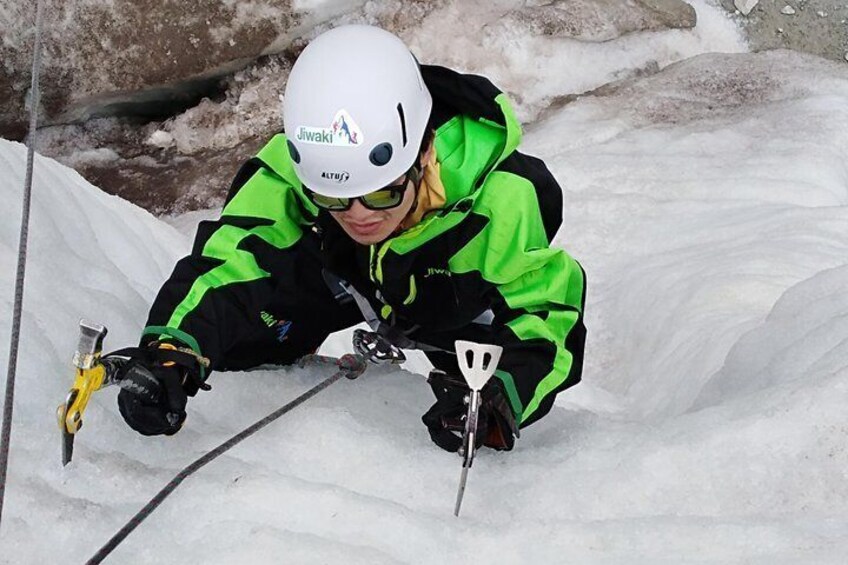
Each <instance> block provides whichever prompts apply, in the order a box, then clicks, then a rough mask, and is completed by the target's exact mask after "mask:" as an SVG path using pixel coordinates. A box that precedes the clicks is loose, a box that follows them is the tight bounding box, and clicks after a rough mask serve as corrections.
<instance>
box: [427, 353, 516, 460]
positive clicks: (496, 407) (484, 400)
mask: <svg viewBox="0 0 848 565" xmlns="http://www.w3.org/2000/svg"><path fill="white" fill-rule="evenodd" d="M427 382H428V383H430V387H431V388H432V389H433V394H435V395H436V403H435V404H433V406H432V407H431V408H430V409H429V410H428V411H427V413H426V414H424V416H422V417H421V421H422V422H424V425H425V426H427V430H428V431H429V432H430V439H432V440H433V443H435V444H436V445H438V446H439V447H441V448H442V449H444V450H446V451H451V452H456V451H458V450H459V448H460V447H462V434H463V432H464V431H465V419H466V417H467V415H468V405H467V404H466V403H465V398H466V397H467V396H468V395H469V394H471V390H470V389H469V388H468V385H467V384H466V383H465V380H464V379H461V378H458V377H454V376H451V375H448V374H446V373H444V372H442V371H438V370H436V371H433V372H431V373H430V377H429V378H428V379H427ZM480 392H481V403H480V414H479V417H478V420H477V433H476V435H475V437H476V444H477V445H476V447H480V446H481V445H484V446H486V447H491V448H492V449H497V450H499V451H509V450H510V449H512V447H513V445H514V444H515V438H516V437H519V432H518V425H517V424H516V422H515V416H514V414H513V413H512V408H510V406H509V401H508V400H507V399H506V396H505V395H504V392H503V389H502V385H501V383H500V380H499V379H492V380H490V381H489V382H488V383H487V384H486V386H484V387H483V390H482V391H480Z"/></svg>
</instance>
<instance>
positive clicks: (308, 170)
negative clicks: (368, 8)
mask: <svg viewBox="0 0 848 565" xmlns="http://www.w3.org/2000/svg"><path fill="white" fill-rule="evenodd" d="M284 104H285V109H284V112H283V121H284V123H285V129H286V135H287V136H288V141H289V144H288V145H289V152H290V153H291V157H292V161H293V162H294V169H295V172H296V173H297V176H298V178H299V179H300V180H301V181H302V182H303V184H304V185H306V186H307V187H308V188H309V189H310V190H313V191H314V192H317V193H319V194H322V195H325V196H339V197H351V198H352V197H356V196H362V195H363V194H367V193H369V192H372V191H375V190H377V189H380V188H382V187H384V186H386V185H388V184H390V183H391V182H392V181H394V180H395V179H397V178H398V177H400V176H402V175H403V174H404V173H406V172H407V171H408V170H409V169H410V168H411V167H412V165H413V163H414V162H415V160H416V159H417V158H418V151H419V149H420V146H421V141H422V139H423V138H424V133H425V129H426V127H427V123H428V121H429V119H430V110H431V109H432V107H433V99H432V97H431V96H430V92H429V91H428V90H427V87H426V86H425V85H424V80H423V79H422V78H421V71H420V69H419V67H418V62H417V61H416V60H415V57H414V56H413V55H412V53H411V52H410V51H409V48H407V47H406V45H404V43H403V42H402V41H401V40H400V39H399V38H397V37H395V36H394V35H392V34H391V33H389V32H387V31H385V30H382V29H380V28H377V27H372V26H365V25H348V26H342V27H338V28H335V29H333V30H330V31H328V32H326V33H323V34H321V35H320V36H318V37H317V38H315V39H314V40H313V41H312V42H311V43H310V44H309V45H308V46H307V47H306V49H304V50H303V53H301V55H300V57H298V59H297V61H296V62H295V64H294V67H293V68H292V71H291V75H290V76H289V80H288V84H287V85H286V95H285V102H284Z"/></svg>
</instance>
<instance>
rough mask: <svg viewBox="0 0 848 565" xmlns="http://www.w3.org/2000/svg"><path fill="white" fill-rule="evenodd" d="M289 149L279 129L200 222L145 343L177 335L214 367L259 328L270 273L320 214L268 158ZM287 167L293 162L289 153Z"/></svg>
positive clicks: (156, 306) (163, 292)
mask: <svg viewBox="0 0 848 565" xmlns="http://www.w3.org/2000/svg"><path fill="white" fill-rule="evenodd" d="M284 147H285V139H284V138H283V136H282V135H278V136H277V137H275V138H274V140H272V141H271V142H270V143H269V144H268V146H266V147H265V148H264V149H263V150H262V152H260V154H259V157H258V158H254V159H252V160H250V161H248V163H246V164H245V165H244V166H243V167H242V169H241V171H240V172H239V174H238V175H237V177H236V180H235V181H234V184H233V187H232V189H231V191H230V195H229V198H228V201H227V204H226V205H225V207H224V209H223V210H222V212H221V216H220V218H219V219H218V220H215V221H207V222H201V223H200V225H199V226H198V230H197V235H196V237H195V241H194V246H193V249H192V252H191V254H190V255H189V256H188V257H185V258H183V259H181V260H180V261H179V262H178V263H177V265H176V267H175V268H174V271H173V273H172V274H171V276H170V278H169V279H168V280H167V281H166V282H165V283H164V285H163V286H162V288H161V289H160V291H159V294H158V296H157V297H156V300H155V301H154V303H153V305H152V307H151V309H150V315H149V318H148V321H147V327H146V328H145V330H144V332H143V335H142V342H145V341H150V340H151V339H156V338H161V337H167V338H171V339H177V340H179V341H180V342H182V343H184V344H186V345H188V346H189V347H191V348H192V349H193V350H194V351H195V352H196V353H198V354H199V355H202V356H204V357H206V358H208V359H209V360H210V363H211V365H210V366H211V368H212V369H215V368H216V367H218V366H219V365H220V363H221V361H222V359H223V358H224V356H225V355H226V352H227V350H228V349H229V348H230V347H231V346H232V345H234V344H235V343H236V341H237V340H238V339H239V338H240V336H241V337H243V336H244V335H245V332H248V331H253V329H254V328H255V327H256V320H255V319H254V318H256V317H257V316H259V315H260V312H261V311H262V309H263V307H264V306H265V305H266V304H267V303H268V302H269V301H270V300H271V298H272V295H273V292H274V283H273V279H272V277H271V271H272V270H273V271H279V270H280V269H281V267H282V268H283V270H284V267H285V265H284V264H285V263H286V262H287V261H293V258H292V257H291V255H292V254H293V250H292V248H293V246H294V245H295V243H297V242H298V241H299V240H300V238H301V237H302V235H303V230H304V228H305V226H306V224H307V223H309V222H310V221H311V218H312V217H313V215H314V208H313V207H312V206H313V205H312V204H311V203H309V202H308V201H307V200H306V199H305V198H304V197H303V194H302V192H301V190H300V187H299V186H297V187H296V186H294V185H293V184H292V183H290V182H287V181H286V180H284V177H283V176H281V175H280V174H278V173H277V172H275V171H278V170H279V168H278V167H275V168H271V167H270V166H268V164H267V160H268V159H267V156H274V155H277V153H278V152H279V151H281V150H284ZM286 155H287V154H286ZM263 157H265V158H263ZM282 165H283V167H285V166H286V165H288V166H289V167H290V166H291V165H290V161H287V160H285V159H283V160H282ZM284 176H286V177H287V178H296V177H294V176H293V175H292V176H289V175H287V174H284Z"/></svg>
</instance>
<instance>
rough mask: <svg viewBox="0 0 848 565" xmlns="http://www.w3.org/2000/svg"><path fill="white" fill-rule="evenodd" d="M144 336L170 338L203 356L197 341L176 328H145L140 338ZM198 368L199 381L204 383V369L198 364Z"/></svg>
mask: <svg viewBox="0 0 848 565" xmlns="http://www.w3.org/2000/svg"><path fill="white" fill-rule="evenodd" d="M146 335H159V336H160V337H161V336H166V337H172V338H174V339H176V340H178V341H180V342H182V343H184V344H186V345H188V346H189V347H191V350H192V351H194V352H195V353H197V354H198V355H200V356H201V357H202V356H203V353H201V351H200V344H199V343H197V340H196V339H194V337H193V336H191V335H189V334H187V333H186V332H184V331H182V330H178V329H176V328H169V327H166V326H147V327H146V328H144V331H142V332H141V337H142V338H143V337H144V336H146ZM198 367H199V369H200V380H201V381H205V380H206V367H204V366H203V365H200V364H198Z"/></svg>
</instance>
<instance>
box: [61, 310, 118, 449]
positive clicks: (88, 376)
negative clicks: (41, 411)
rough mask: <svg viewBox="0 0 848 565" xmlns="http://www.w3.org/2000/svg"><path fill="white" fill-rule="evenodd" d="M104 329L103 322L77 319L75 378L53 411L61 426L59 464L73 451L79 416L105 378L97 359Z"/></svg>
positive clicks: (100, 352)
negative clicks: (77, 338) (62, 399)
mask: <svg viewBox="0 0 848 565" xmlns="http://www.w3.org/2000/svg"><path fill="white" fill-rule="evenodd" d="M107 331H108V330H107V329H106V327H105V326H101V325H99V324H93V323H91V322H86V321H85V320H80V338H79V343H78V345H77V351H76V353H74V358H73V364H74V367H76V378H75V379H74V385H73V386H72V387H71V391H70V392H69V393H68V397H67V399H66V400H65V402H63V403H62V404H60V405H59V408H58V409H57V411H56V412H57V416H58V417H59V429H60V430H62V465H67V464H68V463H70V461H71V457H72V456H73V454H74V437H75V434H76V433H77V432H78V431H79V430H80V428H81V427H82V416H83V414H84V413H85V408H86V407H87V406H88V401H89V400H90V399H91V395H92V394H93V393H94V391H96V390H98V389H100V388H101V387H103V386H104V381H108V379H107V378H106V376H107V375H106V368H105V367H104V366H103V364H102V363H101V362H100V356H101V354H102V353H103V338H105V337H106V333H107ZM105 384H109V383H108V382H106V383H105Z"/></svg>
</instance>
